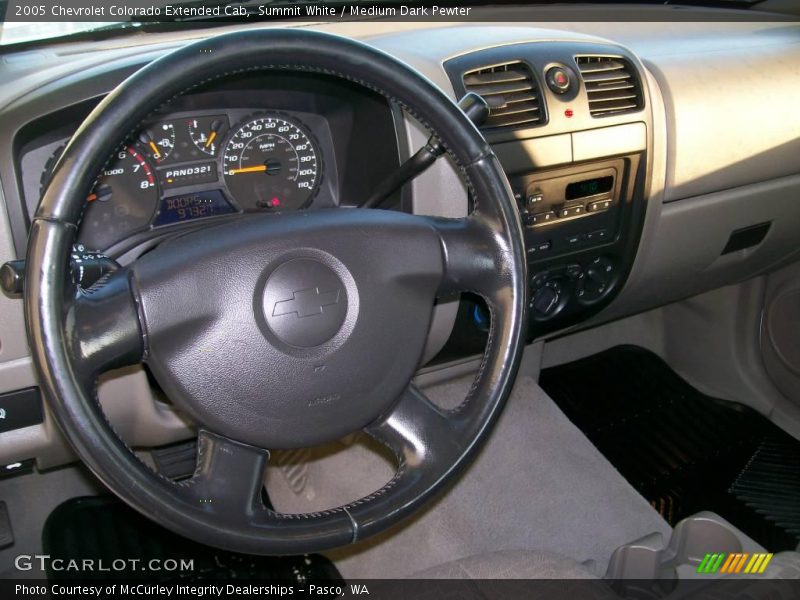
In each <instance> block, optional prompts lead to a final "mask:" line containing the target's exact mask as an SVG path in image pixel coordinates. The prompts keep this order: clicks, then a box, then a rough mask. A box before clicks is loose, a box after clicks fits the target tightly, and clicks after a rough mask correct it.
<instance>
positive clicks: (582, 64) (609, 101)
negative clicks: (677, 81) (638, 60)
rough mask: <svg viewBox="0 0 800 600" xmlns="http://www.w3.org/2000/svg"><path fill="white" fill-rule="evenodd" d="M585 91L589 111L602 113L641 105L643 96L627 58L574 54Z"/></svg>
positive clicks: (630, 108)
mask: <svg viewBox="0 0 800 600" xmlns="http://www.w3.org/2000/svg"><path fill="white" fill-rule="evenodd" d="M575 62H576V63H577V64H578V69H580V72H581V76H582V77H583V83H584V85H585V86H586V93H587V94H588V96H589V112H590V113H591V115H592V116H593V117H605V116H607V115H616V114H622V113H626V112H632V111H635V110H639V109H640V108H642V106H643V104H644V100H643V98H642V89H641V86H640V85H639V80H638V78H637V77H636V74H635V73H636V72H635V69H634V68H633V65H631V64H630V63H629V62H628V61H627V60H625V59H622V58H617V57H613V56H576V57H575Z"/></svg>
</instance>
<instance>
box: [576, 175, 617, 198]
mask: <svg viewBox="0 0 800 600" xmlns="http://www.w3.org/2000/svg"><path fill="white" fill-rule="evenodd" d="M613 187H614V176H613V175H606V176H605V177H596V178H594V179H584V180H583V181H573V182H572V183H570V184H568V185H567V190H566V194H565V198H566V199H567V200H575V199H577V198H586V197H587V196H595V195H597V194H603V193H605V192H610V191H611V188H613Z"/></svg>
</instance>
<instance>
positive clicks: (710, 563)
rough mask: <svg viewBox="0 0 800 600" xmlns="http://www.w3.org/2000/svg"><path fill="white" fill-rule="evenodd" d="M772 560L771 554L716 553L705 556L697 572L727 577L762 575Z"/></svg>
mask: <svg viewBox="0 0 800 600" xmlns="http://www.w3.org/2000/svg"><path fill="white" fill-rule="evenodd" d="M771 560H772V554H771V553H769V554H768V553H754V554H750V553H748V552H739V553H732V554H726V553H725V552H716V553H714V554H706V555H705V557H704V558H703V560H702V561H701V562H700V566H698V567H697V572H698V573H705V574H714V573H724V574H726V575H735V574H746V573H749V574H761V573H763V572H764V571H765V570H766V568H767V565H768V564H769V561H771Z"/></svg>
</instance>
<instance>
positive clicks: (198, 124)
mask: <svg viewBox="0 0 800 600" xmlns="http://www.w3.org/2000/svg"><path fill="white" fill-rule="evenodd" d="M65 146H66V141H64V142H63V143H62V144H60V145H58V147H57V148H56V150H55V151H54V152H53V153H52V154H51V156H50V158H49V160H48V161H47V164H46V165H45V168H44V170H43V172H42V175H41V178H40V189H39V196H41V194H42V193H43V192H44V190H45V189H46V186H47V183H48V181H49V177H50V174H51V172H52V169H53V167H54V166H55V164H56V162H57V160H58V158H59V157H60V155H61V153H62V152H63V149H64V147H65ZM330 146H331V139H330V131H329V129H328V128H327V123H326V120H325V119H324V118H322V117H321V116H319V115H314V114H310V113H296V112H290V111H257V110H246V109H240V110H239V109H237V110H213V109H212V110H207V111H192V112H189V113H172V114H166V115H161V116H159V117H157V118H156V119H155V120H153V121H151V122H148V123H146V124H145V126H144V127H142V128H141V130H140V131H139V132H138V133H137V134H136V135H135V136H134V137H133V138H132V139H131V140H128V142H127V143H126V144H125V145H124V146H123V147H121V148H120V149H119V150H118V151H117V153H116V154H115V155H114V156H113V157H112V158H111V160H110V161H109V163H108V165H107V167H106V168H105V170H104V171H103V172H102V173H100V174H99V175H98V178H97V181H96V183H95V185H94V187H93V189H92V191H91V193H90V194H89V195H88V197H87V199H86V201H87V207H86V211H85V213H84V216H83V220H82V222H81V226H80V229H79V232H78V241H79V242H80V243H82V244H83V245H84V246H86V247H87V248H92V249H95V250H106V249H108V248H109V247H111V246H114V245H115V244H117V243H119V242H120V241H121V240H124V239H126V238H127V237H129V236H131V235H133V234H135V233H137V232H142V231H149V230H152V229H154V228H159V227H164V226H167V225H174V224H176V223H183V222H187V221H193V220H196V219H204V218H208V217H215V216H219V215H229V214H234V213H240V212H279V211H290V210H299V209H304V208H308V207H309V206H311V205H312V204H313V203H314V201H315V198H316V197H317V196H318V195H319V193H320V189H321V188H322V187H323V185H322V183H323V181H324V180H326V177H327V183H328V185H327V186H324V187H325V188H326V193H325V196H326V201H325V202H324V203H323V205H335V204H336V201H335V198H334V197H335V189H334V188H335V185H334V184H333V183H332V182H334V181H335V174H331V173H327V174H326V172H325V166H326V164H328V165H330V164H331V162H332V160H328V161H326V160H325V159H324V158H323V157H324V155H326V154H328V155H332V152H330V150H329V149H330ZM37 200H38V199H37Z"/></svg>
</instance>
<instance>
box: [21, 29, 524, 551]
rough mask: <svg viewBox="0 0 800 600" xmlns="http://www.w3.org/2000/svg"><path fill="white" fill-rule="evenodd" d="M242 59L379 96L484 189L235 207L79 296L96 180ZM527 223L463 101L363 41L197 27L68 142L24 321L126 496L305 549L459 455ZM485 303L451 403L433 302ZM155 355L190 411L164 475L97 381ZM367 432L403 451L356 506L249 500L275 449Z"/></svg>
mask: <svg viewBox="0 0 800 600" xmlns="http://www.w3.org/2000/svg"><path fill="white" fill-rule="evenodd" d="M251 70H296V71H306V72H313V73H320V74H326V75H330V76H335V77H341V78H344V79H348V80H350V81H353V82H356V83H359V84H361V85H363V86H365V87H368V88H370V89H372V90H374V91H377V92H379V93H381V94H383V95H384V96H385V97H387V98H388V99H390V100H391V101H392V102H395V103H397V104H399V105H400V106H402V107H403V108H404V109H405V110H407V111H408V112H409V113H410V114H412V115H413V116H414V117H415V118H417V119H418V120H419V121H420V122H421V123H423V124H424V125H426V126H427V127H428V128H429V129H431V131H433V132H434V133H435V134H436V135H437V136H438V138H439V139H440V140H441V142H442V143H443V145H444V146H445V147H446V148H447V150H448V152H449V153H450V154H451V156H452V158H453V159H454V160H455V162H456V164H457V165H458V166H459V168H460V169H461V171H462V174H463V177H464V178H465V180H466V182H467V184H468V186H469V187H470V191H471V193H472V194H473V197H474V199H475V209H474V211H473V212H472V213H471V214H470V215H469V216H468V217H465V218H462V219H443V218H433V217H422V216H414V215H408V214H404V213H400V212H393V211H384V210H373V209H352V210H341V209H339V210H336V209H331V210H309V211H299V212H295V213H291V214H277V215H255V216H247V217H243V218H241V219H238V220H234V221H231V222H226V223H224V224H218V225H212V226H210V227H207V228H204V229H201V230H199V231H195V232H193V233H189V234H184V235H179V236H175V237H173V238H172V239H169V240H167V241H165V242H163V243H162V244H160V245H159V246H158V247H156V248H155V249H154V250H152V251H151V252H149V253H147V254H145V255H143V256H142V257H141V258H139V259H138V260H136V261H135V262H133V263H132V264H130V265H128V266H127V267H125V268H123V269H121V270H118V271H116V272H114V273H113V274H112V275H110V276H109V277H107V278H105V279H103V280H101V281H100V282H98V284H96V285H94V286H93V287H92V288H90V289H89V290H81V289H78V288H76V287H75V286H74V285H73V284H72V283H71V280H70V278H69V276H68V275H69V264H68V259H69V255H70V249H71V247H72V244H73V242H74V239H75V235H76V231H77V225H78V223H79V222H80V219H81V215H82V211H83V210H84V206H85V198H86V196H87V194H88V193H89V192H90V188H91V186H92V182H93V180H94V177H95V174H96V173H98V172H99V171H100V170H101V169H102V168H103V166H104V164H105V162H106V160H107V158H108V157H109V156H110V155H111V154H112V152H113V151H114V150H115V148H116V147H117V145H118V144H119V143H120V142H121V141H122V140H124V139H126V138H127V137H129V136H130V135H132V134H133V132H135V131H136V130H137V128H138V127H139V126H140V125H141V123H142V121H143V120H144V119H145V118H146V117H147V116H148V115H149V114H150V113H151V112H152V111H153V110H155V109H157V108H159V107H160V106H162V105H164V104H165V103H167V102H169V101H170V100H171V99H173V98H175V97H176V96H178V95H180V94H182V93H185V92H186V91H188V90H190V89H191V88H193V87H195V86H197V85H199V84H204V83H207V82H209V81H212V80H215V79H218V78H221V77H225V76H228V75H231V74H234V73H239V72H243V71H251ZM525 278H526V265H525V253H524V246H523V242H522V230H521V226H520V221H519V215H518V213H517V211H516V207H515V203H514V199H513V196H512V194H511V192H510V188H509V186H508V182H507V180H506V177H505V175H504V173H503V171H502V169H501V167H500V166H499V163H498V161H497V159H496V158H495V156H494V155H493V153H492V151H491V149H490V147H489V146H488V144H487V143H486V142H485V140H484V139H483V137H482V136H481V134H480V133H479V132H478V130H477V129H476V128H475V126H474V125H473V124H472V123H471V122H470V121H469V119H468V118H467V117H466V116H465V115H464V113H463V112H461V111H460V110H459V109H458V107H457V106H456V105H455V104H454V103H453V102H452V101H451V100H450V99H449V98H448V97H447V96H446V95H445V94H444V93H442V91H441V90H439V89H438V88H437V87H435V86H434V85H433V84H432V83H431V82H430V81H428V80H427V79H425V78H424V77H423V76H422V75H420V74H419V73H417V72H416V71H414V70H413V69H411V68H410V67H408V66H407V65H405V64H403V63H401V62H399V61H397V60H396V59H394V58H392V57H390V56H388V55H387V54H384V53H382V52H380V51H378V50H376V49H374V48H371V47H369V46H367V45H364V44H361V43H358V42H354V41H352V40H348V39H345V38H342V37H338V36H332V35H328V34H322V33H315V32H311V31H302V30H280V29H274V30H252V31H242V32H235V33H231V34H226V35H221V36H218V37H213V38H210V39H208V40H205V41H201V42H197V43H193V44H190V45H188V46H185V47H183V48H182V49H180V50H177V51H175V52H172V53H170V54H168V55H166V56H164V57H163V58H160V59H158V60H156V61H154V62H153V63H151V64H149V65H148V66H146V67H144V68H142V69H141V70H140V71H138V72H137V73H136V74H134V75H133V76H131V77H130V78H129V79H127V80H126V81H125V82H123V83H122V84H121V85H120V86H119V87H117V88H116V89H115V90H114V91H113V92H112V93H111V94H109V95H108V96H107V97H106V98H105V99H104V100H103V101H102V102H101V103H100V104H99V105H98V106H97V108H96V109H95V110H94V111H93V112H92V113H91V115H89V117H88V118H87V119H86V121H85V122H84V123H83V124H82V125H81V127H80V129H79V130H78V131H77V133H76V134H75V136H74V137H73V138H72V140H71V141H70V143H69V145H68V146H67V148H66V150H65V151H64V154H63V156H62V158H61V160H60V161H59V164H58V166H57V168H56V171H55V173H54V175H53V177H52V180H51V183H50V185H49V186H48V188H47V191H46V193H45V196H44V198H43V200H42V203H41V205H40V207H39V209H38V211H37V213H36V216H35V219H34V222H33V224H32V226H31V232H30V241H29V245H28V254H27V273H26V289H25V308H26V318H27V325H28V336H29V341H30V345H31V349H32V352H33V358H34V362H35V364H36V367H37V369H38V374H39V378H40V382H41V385H42V386H43V389H44V391H45V394H46V397H47V398H48V400H49V403H50V406H51V409H52V412H53V414H54V415H55V418H56V420H57V421H58V423H59V425H60V427H61V429H62V430H63V432H64V434H65V435H66V437H67V438H68V439H69V441H70V442H71V443H72V445H73V446H74V448H75V450H76V452H77V454H78V455H79V456H80V458H81V459H82V460H83V461H84V462H85V463H86V464H87V465H88V466H89V467H90V468H91V469H92V471H94V473H95V474H96V475H97V476H98V477H99V478H100V479H101V480H102V481H103V482H104V483H105V484H106V485H107V486H108V487H109V488H110V489H111V490H112V491H113V492H114V493H116V494H117V495H118V496H119V497H120V498H122V499H123V500H124V501H125V502H127V503H128V504H130V505H131V506H133V507H134V508H136V509H137V510H139V511H140V512H142V513H143V514H144V515H146V516H148V517H150V518H151V519H153V520H155V521H157V522H158V523H160V524H161V525H163V526H164V527H167V528H169V529H172V530H173V531H175V532H177V533H180V534H182V535H184V536H186V537H188V538H192V539H194V540H197V541H199V542H202V543H206V544H209V545H213V546H217V547H221V548H225V549H229V550H234V551H239V552H247V553H253V554H297V553H303V552H311V551H319V550H323V549H329V548H333V547H337V546H342V545H346V544H349V543H352V542H355V541H357V540H361V539H363V538H366V537H367V536H370V535H373V534H375V533H378V532H379V531H382V530H384V529H386V528H387V527H389V526H390V525H392V524H394V523H396V522H397V521H398V520H400V519H402V518H403V517H405V516H407V515H409V514H411V513H412V512H413V511H415V510H416V509H418V508H420V507H421V506H422V505H423V503H424V502H425V501H426V500H427V499H429V498H431V496H432V495H433V494H434V493H435V492H436V491H437V490H438V489H440V488H441V487H442V485H443V484H444V483H445V482H446V481H448V480H449V479H450V478H452V477H453V476H454V475H455V474H456V473H457V472H458V471H459V470H460V469H461V468H462V467H464V466H465V464H467V462H468V459H469V458H470V456H471V455H472V454H473V453H474V452H475V450H476V449H477V448H478V447H479V445H480V443H481V442H482V441H483V440H484V438H485V437H486V435H487V433H488V431H489V429H490V427H491V425H492V424H493V422H494V421H495V419H496V418H497V416H498V415H499V413H500V411H501V409H502V407H503V405H504V402H505V399H506V397H507V396H508V394H509V391H510V389H511V386H512V383H513V380H514V376H515V374H516V369H517V366H518V363H519V358H520V355H521V348H522V343H523V323H524V318H525ZM458 291H471V292H474V293H476V294H479V295H481V296H482V297H483V298H485V300H486V302H487V304H488V306H489V308H490V311H491V328H490V331H489V338H488V343H487V347H486V351H485V355H484V358H483V362H482V364H481V366H480V369H479V371H478V375H477V377H476V379H475V382H474V384H473V385H472V387H471V389H470V391H469V394H468V396H467V397H466V398H465V400H464V402H463V403H462V404H461V405H460V406H459V407H458V408H456V409H454V410H449V411H445V410H442V409H440V408H438V407H436V406H435V405H434V404H433V403H431V402H430V401H429V400H428V399H427V398H426V397H425V396H424V395H423V393H422V392H420V390H419V389H417V388H416V387H415V386H413V385H412V384H411V383H410V382H411V380H412V377H413V376H414V373H415V370H416V369H417V367H418V366H419V362H420V360H421V356H422V350H423V346H424V343H425V340H426V336H427V333H428V328H429V326H430V321H431V316H432V311H433V305H434V301H435V299H436V297H437V296H443V295H447V294H451V293H455V292H458ZM140 362H146V363H147V365H148V366H149V368H150V369H151V371H152V373H153V374H154V375H155V377H156V379H157V380H158V382H159V384H160V385H161V386H162V387H163V389H164V390H165V392H166V393H167V395H168V396H169V397H170V398H171V399H172V400H173V402H174V403H175V404H176V405H177V406H179V407H180V408H182V409H183V410H184V411H185V412H186V413H187V414H189V415H191V417H192V418H193V419H194V420H195V421H196V422H197V423H198V426H199V437H198V459H197V468H196V471H195V474H194V476H193V477H191V478H190V479H187V480H184V481H180V482H173V481H171V480H169V479H167V478H165V477H163V476H160V475H159V474H157V473H155V472H154V471H152V470H151V469H150V468H149V467H148V466H146V465H145V464H144V463H142V462H141V461H140V460H139V459H138V458H137V457H136V456H135V455H134V453H133V452H132V451H131V449H130V448H128V447H127V446H126V445H125V443H124V442H122V441H121V440H120V438H119V437H118V436H117V435H116V434H115V432H114V430H113V427H112V425H111V424H110V423H109V422H108V421H107V419H106V418H105V415H104V414H103V412H102V410H101V408H100V405H99V402H98V401H97V397H96V381H97V377H98V376H99V375H100V374H101V373H103V372H106V371H108V370H110V369H114V368H118V367H121V366H123V365H129V364H136V363H140ZM362 429H363V430H364V431H366V432H367V433H368V434H369V435H371V436H373V437H374V438H376V439H377V440H379V441H380V442H382V443H383V444H385V445H386V446H387V447H388V448H389V449H390V450H391V451H392V452H393V453H394V455H395V456H396V458H397V472H396V475H395V476H394V478H393V479H392V480H391V481H390V482H389V483H388V484H387V485H386V486H384V487H383V488H382V489H380V490H378V491H376V492H374V493H373V494H370V495H369V496H367V497H364V498H361V499H360V500H358V501H356V502H353V503H351V504H349V505H346V506H340V507H338V508H332V509H331V510H326V511H323V512H317V513H305V514H282V513H277V512H275V511H273V510H270V509H269V508H268V507H266V506H265V505H264V503H263V502H262V497H261V489H262V482H263V475H264V469H265V467H266V464H267V461H268V459H269V452H268V451H267V448H296V447H302V446H307V445H312V444H321V443H324V442H329V441H333V440H336V439H339V438H341V437H343V436H344V435H346V434H348V433H351V432H354V431H357V430H362Z"/></svg>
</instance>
